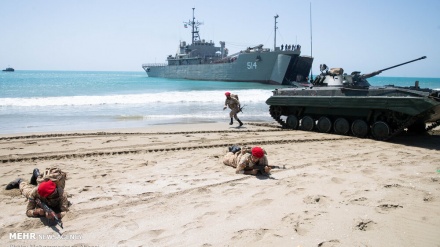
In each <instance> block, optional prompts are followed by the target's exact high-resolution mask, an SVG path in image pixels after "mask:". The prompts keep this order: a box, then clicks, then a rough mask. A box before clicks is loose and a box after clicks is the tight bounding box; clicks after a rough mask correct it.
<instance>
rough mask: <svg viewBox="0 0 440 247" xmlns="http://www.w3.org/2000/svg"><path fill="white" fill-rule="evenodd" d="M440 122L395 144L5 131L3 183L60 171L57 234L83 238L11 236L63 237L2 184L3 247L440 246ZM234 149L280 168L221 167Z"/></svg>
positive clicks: (223, 128) (288, 135) (296, 135)
mask: <svg viewBox="0 0 440 247" xmlns="http://www.w3.org/2000/svg"><path fill="white" fill-rule="evenodd" d="M438 129H439V127H437V128H436V130H435V131H434V133H433V134H431V135H422V136H407V135H405V136H398V137H396V138H393V139H392V140H391V141H389V142H380V141H375V140H371V139H359V138H354V137H350V136H338V135H332V134H322V133H316V132H304V131H292V130H282V129H280V128H274V127H273V126H272V127H271V126H270V125H267V126H262V125H249V124H245V125H244V126H243V127H242V128H236V127H234V126H233V127H231V126H229V125H228V123H209V124H207V123H202V124H193V123H191V124H178V125H159V126H148V128H134V129H133V128H130V129H113V130H104V131H102V132H101V131H74V132H61V133H58V132H53V133H52V132H46V133H38V134H37V135H36V136H30V135H27V134H25V135H26V137H25V138H10V139H8V138H2V139H0V156H1V157H2V163H0V164H2V165H0V173H1V174H2V177H1V178H0V185H1V186H3V188H4V187H5V186H6V184H7V183H9V182H10V181H12V180H13V179H15V178H16V177H22V178H24V179H28V178H29V177H30V175H31V172H32V170H33V168H35V167H38V168H39V169H40V170H42V169H44V168H46V167H49V166H52V165H57V166H59V167H60V168H61V169H62V170H64V171H66V172H67V173H68V180H67V181H66V191H67V192H68V193H69V200H70V201H71V202H72V206H71V207H70V212H68V214H67V216H66V217H65V218H63V223H64V229H58V231H60V233H62V234H64V236H80V238H81V239H78V238H77V239H63V240H62V242H59V241H61V240H50V239H36V240H19V239H10V234H13V233H17V232H25V233H35V234H37V236H41V235H49V234H57V233H56V231H55V229H54V227H48V226H46V225H45V224H44V221H41V220H39V219H37V218H28V217H26V215H25V208H26V202H25V200H24V198H23V197H22V196H21V195H20V194H19V192H18V190H10V191H6V190H4V189H3V190H2V192H1V193H0V206H1V208H2V209H3V210H4V215H7V217H3V218H2V223H1V226H2V227H1V229H0V237H1V239H2V242H3V243H5V244H8V245H29V244H38V245H60V244H64V245H90V246H92V245H100V246H116V245H122V246H134V245H137V246H141V245H148V246H173V245H180V246H231V245H232V246H245V245H256V246H268V245H274V246H303V247H305V246H381V245H383V243H387V245H390V246H436V245H437V244H438V237H437V235H438V234H437V233H438V231H439V230H440V210H438V209H439V208H440V189H439V185H440V165H439V164H440V158H438V152H439V150H440V135H439V130H438ZM99 133H101V134H99ZM106 133H107V134H106ZM13 136H15V137H21V135H13ZM0 137H4V135H0ZM232 144H240V145H260V146H262V147H264V148H265V150H266V151H267V153H268V160H269V164H270V165H275V166H278V167H279V168H277V169H274V170H273V172H272V174H271V176H270V177H262V176H257V177H254V176H246V175H240V174H235V171H234V169H233V168H231V167H228V166H225V165H223V163H222V157H223V155H224V153H225V152H226V148H227V146H228V145H232ZM5 157H6V158H5ZM96 224H99V225H100V226H99V227H97V226H96Z"/></svg>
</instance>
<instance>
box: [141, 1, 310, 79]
mask: <svg viewBox="0 0 440 247" xmlns="http://www.w3.org/2000/svg"><path fill="white" fill-rule="evenodd" d="M274 17H275V36H274V49H272V50H271V49H269V48H264V47H263V45H257V46H254V47H248V48H247V49H245V50H242V51H240V52H237V53H234V54H231V55H230V54H228V53H229V52H228V49H227V48H226V42H224V41H220V42H219V43H220V46H215V44H214V42H212V41H209V42H207V41H205V40H204V39H200V32H199V26H200V25H201V24H203V23H201V22H199V21H196V19H195V17H194V8H193V17H192V20H190V21H188V22H184V25H185V27H187V26H191V27H192V29H191V30H192V31H191V34H192V42H191V44H187V43H186V42H185V41H181V42H180V44H179V48H178V50H177V53H176V54H175V55H174V56H173V55H169V56H168V57H167V58H166V63H161V64H158V63H146V64H142V68H143V69H144V70H145V72H147V75H148V76H149V77H162V78H175V79H190V80H201V81H234V82H261V83H268V84H282V85H295V84H302V83H306V82H307V80H308V75H309V73H310V69H311V67H312V63H313V58H312V57H310V56H301V46H300V45H286V46H283V45H282V46H281V47H277V46H276V30H277V25H276V24H277V18H278V17H279V16H278V15H276V16H274Z"/></svg>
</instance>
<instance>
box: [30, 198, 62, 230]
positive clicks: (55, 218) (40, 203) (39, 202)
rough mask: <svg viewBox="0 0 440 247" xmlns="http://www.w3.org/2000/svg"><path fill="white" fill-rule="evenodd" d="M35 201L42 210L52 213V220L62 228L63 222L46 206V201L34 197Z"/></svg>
mask: <svg viewBox="0 0 440 247" xmlns="http://www.w3.org/2000/svg"><path fill="white" fill-rule="evenodd" d="M35 202H36V203H37V205H38V206H40V207H41V208H42V209H43V210H44V212H46V213H47V214H50V215H52V216H53V218H54V220H55V221H56V223H57V225H59V226H60V227H61V228H63V222H62V221H61V219H59V218H58V217H57V214H56V213H55V212H54V211H53V210H52V209H51V208H49V206H47V204H46V203H44V202H42V201H41V200H40V199H38V198H36V199H35ZM63 229H64V228H63Z"/></svg>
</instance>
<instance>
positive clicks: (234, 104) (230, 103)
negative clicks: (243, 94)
mask: <svg viewBox="0 0 440 247" xmlns="http://www.w3.org/2000/svg"><path fill="white" fill-rule="evenodd" d="M225 96H226V100H225V106H224V107H223V110H225V109H226V108H227V107H229V109H231V112H230V113H229V117H230V118H231V122H230V123H229V125H232V124H233V123H234V120H233V119H234V118H235V120H237V122H238V123H239V124H240V125H239V127H241V126H243V123H242V122H241V121H240V119H238V116H237V113H239V112H240V101H239V100H238V99H236V98H234V97H231V93H230V92H226V93H225Z"/></svg>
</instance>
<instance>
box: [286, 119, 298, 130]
mask: <svg viewBox="0 0 440 247" xmlns="http://www.w3.org/2000/svg"><path fill="white" fill-rule="evenodd" d="M286 123H287V126H288V127H289V128H291V129H294V130H296V129H297V128H298V125H299V120H298V118H297V117H296V116H295V115H289V116H288V117H287V119H286Z"/></svg>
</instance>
